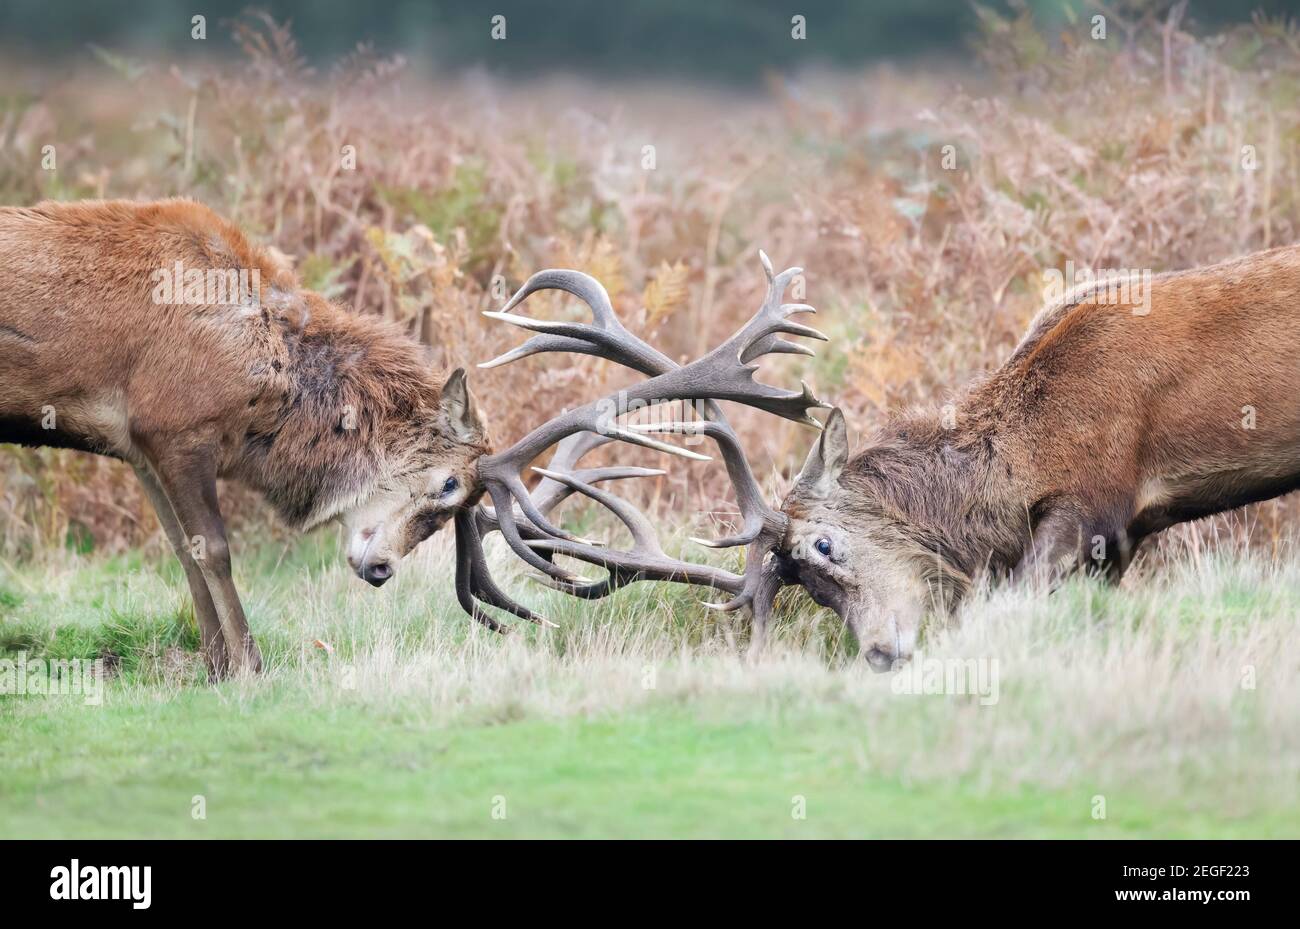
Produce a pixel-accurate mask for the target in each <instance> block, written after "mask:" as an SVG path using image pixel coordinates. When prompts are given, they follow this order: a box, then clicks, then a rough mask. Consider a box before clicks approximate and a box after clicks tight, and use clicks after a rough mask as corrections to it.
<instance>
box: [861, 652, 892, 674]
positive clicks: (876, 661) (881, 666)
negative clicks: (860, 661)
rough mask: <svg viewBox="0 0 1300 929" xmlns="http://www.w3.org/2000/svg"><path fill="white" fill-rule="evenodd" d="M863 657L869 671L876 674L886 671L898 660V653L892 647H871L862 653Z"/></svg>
mask: <svg viewBox="0 0 1300 929" xmlns="http://www.w3.org/2000/svg"><path fill="white" fill-rule="evenodd" d="M863 657H864V658H866V659H867V664H869V665H871V670H872V671H876V672H877V673H879V672H883V671H888V670H889V669H890V668H892V667H893V666H894V662H895V661H897V660H898V653H897V652H896V651H895V650H894V647H893V646H892V645H889V646H885V645H873V646H871V647H870V648H868V649H866V651H864V652H863Z"/></svg>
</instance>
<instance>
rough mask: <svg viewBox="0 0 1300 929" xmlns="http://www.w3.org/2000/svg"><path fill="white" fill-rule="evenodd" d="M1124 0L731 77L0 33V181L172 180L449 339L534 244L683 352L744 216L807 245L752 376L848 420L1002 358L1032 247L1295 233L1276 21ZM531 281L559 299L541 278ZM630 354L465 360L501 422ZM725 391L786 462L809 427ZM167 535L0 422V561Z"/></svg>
mask: <svg viewBox="0 0 1300 929" xmlns="http://www.w3.org/2000/svg"><path fill="white" fill-rule="evenodd" d="M6 9H8V10H12V9H13V7H12V6H10V7H7V8H6ZM1117 9H1120V10H1122V11H1126V12H1121V13H1114V14H1112V15H1111V24H1110V29H1109V31H1108V34H1107V37H1106V38H1105V39H1104V40H1095V39H1093V38H1092V37H1091V34H1090V25H1089V21H1088V19H1087V18H1079V17H1076V18H1075V19H1074V20H1069V19H1067V20H1065V21H1064V22H1063V23H1061V22H1056V21H1055V20H1049V21H1043V20H1041V19H1040V18H1039V17H1037V16H1035V15H1034V14H1033V13H1031V12H1029V11H1028V10H1025V9H1021V10H1019V11H1014V10H1013V11H1010V12H1007V11H1003V12H998V10H997V9H995V8H994V7H991V6H981V7H979V8H978V15H977V24H976V29H975V32H974V33H973V34H972V36H971V40H970V45H969V47H970V49H971V51H972V56H971V60H970V61H961V62H958V63H956V64H953V65H945V66H942V67H940V66H934V65H931V64H925V65H920V64H918V65H914V66H907V67H903V66H890V67H877V68H872V69H868V70H858V71H846V72H842V73H828V74H815V75H804V76H801V77H785V78H782V77H776V76H771V77H769V79H768V80H766V81H765V82H764V83H763V85H762V90H763V92H762V93H761V94H748V95H737V94H734V93H732V92H731V91H730V90H728V89H727V88H720V87H712V88H710V87H705V86H699V87H695V86H692V87H691V88H690V91H689V92H684V91H683V88H682V86H681V85H680V84H672V85H665V84H662V83H657V82H647V83H644V84H638V85H636V86H632V85H626V84H619V83H612V84H611V83H609V82H602V81H596V80H588V79H572V78H566V79H563V80H548V79H541V78H539V79H537V80H533V81H528V82H518V81H508V80H493V79H484V78H482V77H481V76H475V75H469V76H462V77H459V78H453V77H435V78H430V77H428V76H427V75H422V74H413V73H412V69H411V68H410V67H409V64H405V63H404V62H403V61H402V60H401V59H400V58H398V57H395V56H389V55H382V54H380V53H378V52H374V51H372V52H354V53H352V54H349V55H347V56H344V57H343V58H340V59H338V60H337V61H335V62H333V63H332V64H331V65H330V66H329V67H326V68H320V67H317V68H312V67H311V66H310V65H309V64H308V62H307V56H306V54H305V53H304V52H303V50H301V49H300V48H299V46H298V44H297V41H296V33H295V32H294V31H293V30H292V29H291V28H288V27H286V26H285V25H284V24H282V23H279V22H278V21H276V20H275V19H274V18H272V17H269V16H266V15H264V14H245V15H242V16H240V17H238V19H237V20H236V21H235V23H234V24H227V25H226V26H225V27H224V29H225V30H226V36H227V37H226V39H225V41H228V42H230V43H231V44H232V45H233V46H234V47H236V48H238V49H239V56H240V57H239V58H238V60H226V59H222V58H186V59H185V60H184V61H183V62H182V61H179V60H178V59H176V58H175V57H174V56H168V55H166V54H162V53H157V54H144V53H137V52H132V51H129V50H126V49H125V48H122V47H119V46H117V45H113V46H112V47H111V48H110V47H109V46H106V45H103V44H99V43H97V44H96V50H87V49H84V48H83V49H81V50H80V51H79V52H78V53H76V54H75V55H70V56H69V57H67V58H65V59H59V60H57V61H55V62H52V63H49V64H44V65H38V64H33V63H29V62H21V63H19V62H15V61H14V60H13V59H0V204H18V205H22V204H30V203H33V202H36V201H38V200H40V199H42V198H45V197H51V198H58V199H75V198H81V197H101V196H115V197H132V198H155V197H166V196H178V195H179V196H189V197H194V198H196V199H199V200H201V201H203V202H205V203H207V204H208V205H210V206H212V207H213V208H214V209H216V210H218V211H219V212H221V213H223V214H225V215H226V216H228V217H229V218H231V219H232V220H233V221H234V222H236V223H238V224H240V225H241V226H242V227H243V228H244V229H246V230H247V231H248V233H249V234H250V235H251V236H252V237H253V238H255V239H257V240H258V241H261V242H263V243H266V244H268V245H271V246H274V247H275V248H277V249H279V250H281V251H282V252H283V253H284V254H285V255H286V256H288V257H289V258H290V259H291V260H293V261H295V262H296V264H297V268H298V270H299V272H300V275H301V277H302V279H303V281H304V282H305V283H306V284H307V285H309V286H311V287H314V288H317V289H319V290H321V291H322V292H324V293H325V294H327V295H328V296H329V297H330V298H331V299H334V300H337V301H339V302H341V303H342V304H344V305H345V306H349V307H351V308H352V309H354V310H355V311H356V312H359V313H374V314H379V315H382V316H385V317H387V318H390V319H392V320H395V321H397V322H399V323H401V324H403V325H405V326H406V327H407V328H408V329H409V331H410V332H411V333H412V334H413V335H414V336H416V337H417V338H420V339H422V340H423V341H425V342H427V343H428V344H429V345H430V346H431V347H432V354H433V356H434V363H435V364H439V365H442V366H443V367H444V368H450V367H453V366H456V365H466V364H472V363H474V362H477V361H481V360H485V359H488V358H491V357H494V356H495V355H497V354H499V353H500V352H502V351H504V350H505V349H506V348H508V347H510V346H512V345H514V344H517V342H518V341H519V340H518V338H517V337H516V335H515V334H514V333H513V332H507V331H503V330H504V327H498V326H493V325H491V324H489V323H488V322H487V321H485V320H483V319H481V317H480V316H479V315H478V314H479V311H481V310H484V309H488V308H490V307H492V306H494V305H499V302H500V300H501V299H502V297H503V295H504V294H505V293H506V292H508V291H509V290H512V289H513V288H514V287H516V286H518V285H519V284H520V283H521V282H522V281H523V280H524V279H526V278H527V277H528V275H530V274H531V273H532V272H534V271H536V270H537V269H539V268H544V267H575V268H579V269H582V270H585V271H587V272H589V273H591V274H593V275H595V276H596V277H597V278H599V279H600V280H601V281H602V282H604V284H605V286H606V288H607V289H608V291H609V293H610V295H611V298H612V300H613V302H614V305H615V307H616V308H617V310H618V312H619V313H620V314H621V316H622V317H623V318H624V319H625V321H626V322H627V324H628V326H629V327H631V328H632V329H633V330H634V331H637V332H638V333H640V334H642V335H643V336H645V337H646V338H647V339H649V340H650V341H651V342H653V343H654V344H656V345H658V346H660V347H661V348H662V350H663V351H665V352H666V353H667V354H669V355H670V356H671V357H674V358H680V357H695V356H698V355H699V354H702V353H703V352H704V351H705V350H707V349H708V348H709V347H711V346H712V345H714V344H716V343H717V342H718V341H720V340H721V339H723V338H725V337H726V335H727V334H729V333H730V332H731V331H733V330H734V329H735V328H736V327H737V326H738V325H740V323H741V322H742V321H743V320H744V319H746V318H747V317H748V315H749V314H750V313H751V312H752V311H753V310H754V308H755V307H756V306H757V302H758V300H759V299H761V295H762V276H761V274H760V272H759V268H758V264H757V260H756V257H755V255H756V252H757V250H758V249H759V248H764V249H766V250H767V252H768V253H769V254H770V255H771V256H772V257H773V260H774V261H777V262H778V263H781V264H784V265H790V264H796V263H797V264H800V265H802V266H804V267H805V268H806V269H807V271H806V272H805V277H806V283H807V291H806V294H805V295H802V296H804V297H806V299H807V301H808V302H810V303H812V304H814V305H817V306H819V307H820V308H821V310H822V311H823V315H822V317H821V318H820V321H819V328H822V329H824V330H825V331H827V332H828V333H829V334H830V335H831V336H832V341H831V342H830V343H829V344H828V345H826V346H824V347H822V348H821V349H820V352H821V353H820V355H819V357H818V358H817V359H816V360H815V361H807V360H804V359H800V360H797V361H796V360H792V359H774V360H772V361H771V362H769V363H767V364H766V365H765V368H767V370H766V371H765V376H766V377H767V379H768V380H769V381H771V382H772V383H784V384H792V383H797V380H798V378H799V377H801V376H802V377H807V378H808V379H809V381H810V383H813V384H814V386H815V387H816V388H817V389H818V392H819V393H820V394H821V395H823V396H826V397H828V398H830V399H833V400H835V401H837V402H838V403H840V404H841V405H842V406H843V407H844V408H845V410H846V412H847V413H848V414H849V418H850V421H851V422H852V423H853V424H854V426H855V427H856V429H857V430H866V429H868V428H870V427H871V426H872V425H873V424H875V423H877V422H879V421H880V419H881V418H882V417H883V416H884V415H885V413H886V411H888V410H892V409H897V408H899V407H900V406H906V405H909V404H915V403H929V402H941V401H942V399H943V398H944V397H945V395H946V394H947V393H949V392H951V391H952V390H954V389H956V388H958V387H960V386H961V385H962V384H964V383H966V382H968V381H969V380H970V379H971V378H972V377H974V376H976V375H978V374H979V373H981V372H983V371H986V370H988V369H990V368H992V367H994V366H996V365H997V364H999V363H1000V362H1001V361H1002V360H1003V359H1004V358H1005V357H1006V354H1007V353H1008V352H1009V351H1010V349H1011V347H1012V346H1013V345H1014V344H1015V343H1016V341H1017V340H1018V339H1019V338H1020V336H1021V334H1022V333H1023V331H1024V327H1025V325H1026V323H1027V322H1028V320H1029V319H1030V318H1031V317H1032V316H1033V315H1034V313H1035V312H1036V311H1037V310H1038V309H1039V307H1040V305H1041V303H1042V299H1043V277H1042V274H1043V271H1044V270H1045V269H1048V268H1060V267H1062V266H1063V264H1064V263H1065V262H1066V261H1067V260H1072V261H1074V263H1075V264H1076V266H1078V267H1090V268H1150V269H1153V270H1156V271H1162V270H1168V269H1175V268H1185V267H1191V266H1195V265H1199V264H1207V263H1211V262H1214V261H1219V260H1223V259H1225V258H1229V257H1233V256H1237V255H1242V254H1246V253H1248V252H1251V251H1254V250H1258V249H1261V248H1266V247H1269V246H1271V245H1278V244H1283V243H1290V242H1295V241H1297V239H1300V128H1298V127H1300V31H1298V30H1297V28H1296V27H1295V25H1294V24H1292V23H1288V22H1285V21H1283V20H1280V19H1269V18H1259V19H1257V20H1255V21H1253V22H1246V23H1237V24H1235V25H1231V26H1226V27H1223V28H1221V29H1218V30H1215V31H1211V32H1205V33H1202V32H1200V31H1198V30H1196V29H1194V28H1193V27H1192V25H1191V22H1190V19H1187V18H1184V19H1181V20H1173V19H1170V18H1168V15H1167V14H1168V10H1169V6H1168V4H1164V5H1156V4H1149V5H1145V6H1143V5H1139V6H1136V7H1135V6H1134V5H1133V4H1124V5H1117ZM1134 9H1139V10H1140V9H1145V10H1146V14H1145V15H1144V14H1141V13H1140V11H1139V12H1138V13H1134V12H1133V10H1134ZM1189 15H1190V14H1189ZM215 34H216V33H215V32H214V33H212V35H214V36H215ZM105 41H107V40H105ZM647 146H650V151H651V152H652V153H653V157H652V158H651V160H650V161H649V162H648V161H647ZM1244 146H1250V148H1251V151H1252V152H1253V157H1252V163H1253V164H1254V166H1255V167H1254V169H1249V170H1248V169H1245V168H1243V154H1242V153H1243V150H1244V149H1243V147H1244ZM47 147H52V151H56V152H57V166H53V165H47V164H46V163H45V155H44V152H45V150H46V149H47ZM349 147H351V148H354V149H355V157H356V161H355V165H354V166H346V165H345V159H344V158H343V157H342V153H343V152H344V151H345V150H347V149H348V148H349ZM528 311H529V312H531V313H534V314H536V315H539V316H548V317H551V318H558V317H565V316H566V315H567V317H568V318H575V317H576V314H578V313H579V312H580V310H579V308H577V307H576V306H574V305H573V303H572V302H571V301H570V302H567V303H566V302H565V301H563V300H561V299H558V298H549V297H547V296H546V295H538V296H536V297H534V298H533V299H531V300H530V301H529V305H528ZM626 382H627V381H626V373H625V372H622V371H620V370H619V369H617V368H614V367H612V366H610V365H608V364H605V363H602V362H597V361H594V360H591V359H561V358H546V359H541V360H536V359H533V360H527V361H524V362H520V363H518V364H516V365H510V366H507V367H504V368H500V369H495V370H493V371H490V372H486V371H484V372H477V373H475V375H474V383H475V389H476V391H477V393H478V394H479V397H480V400H481V403H482V404H483V406H484V407H485V411H486V414H487V418H488V420H489V422H490V423H491V424H492V427H493V430H494V432H495V435H496V437H497V440H498V441H499V442H502V441H509V440H511V439H513V438H515V437H518V436H520V435H522V434H523V433H524V432H526V431H527V430H528V429H529V428H531V427H532V426H534V425H535V424H536V423H537V422H538V421H540V420H541V419H544V418H546V417H549V416H551V415H553V414H554V413H555V412H556V411H557V410H559V409H561V408H563V407H565V406H567V405H571V404H573V403H574V401H575V399H577V398H580V397H582V398H585V397H589V396H596V395H599V394H598V393H597V392H600V393H603V392H607V391H610V390H613V389H615V388H617V387H619V386H622V385H623V384H625V383H626ZM769 419H770V418H769ZM735 421H736V423H737V426H738V428H739V429H740V431H741V434H742V435H743V436H745V441H746V442H747V444H748V447H749V450H750V453H751V457H752V458H753V460H754V461H755V462H756V464H757V467H758V469H759V472H760V476H761V477H762V478H764V479H766V480H768V481H769V483H770V484H771V490H772V493H773V494H775V493H777V492H778V491H779V489H780V488H781V486H782V482H783V481H784V480H786V479H788V477H789V476H790V475H791V474H792V473H793V472H794V471H795V470H797V468H798V465H799V463H800V461H801V460H802V457H803V455H804V454H805V452H806V449H807V445H808V435H807V433H806V432H805V431H803V430H800V429H798V428H797V427H794V426H791V425H789V424H786V423H774V422H771V421H764V420H763V419H762V417H759V416H757V415H755V414H751V413H748V412H746V411H739V412H737V415H736V417H735ZM670 470H671V472H672V473H671V474H670V475H669V476H668V477H665V478H659V479H656V481H655V482H652V483H650V484H649V486H648V491H649V493H650V494H651V495H652V497H653V500H651V501H648V502H651V503H652V504H658V505H659V506H660V510H661V512H663V513H664V514H665V518H667V519H673V520H676V521H678V522H692V521H693V522H696V523H700V522H703V523H708V522H710V521H716V522H718V523H726V522H728V521H729V520H730V519H731V518H732V517H733V516H734V507H733V506H732V505H731V504H730V503H729V502H727V501H726V499H725V497H724V496H723V495H724V494H725V489H726V483H725V480H724V478H723V474H722V469H721V468H718V467H715V466H705V465H700V466H698V467H676V466H674V467H672V468H671V469H670ZM229 500H230V504H229V505H230V506H231V508H232V509H234V511H235V513H236V517H237V518H236V520H235V521H236V523H237V524H240V523H242V524H244V525H249V524H250V523H249V522H248V521H251V524H252V525H254V526H256V527H257V529H258V531H259V532H263V531H264V530H268V531H269V526H268V525H267V520H268V517H267V516H266V514H265V509H264V508H262V507H260V506H258V505H257V504H255V503H253V502H251V501H248V500H247V499H245V498H241V497H239V496H238V495H232V496H231V497H230V498H229ZM1294 508H1295V507H1294V504H1290V503H1287V502H1282V503H1269V504H1265V505H1263V506H1260V507H1256V508H1253V509H1251V510H1250V511H1248V519H1249V520H1250V523H1249V527H1250V531H1251V532H1252V533H1253V534H1254V535H1255V536H1256V537H1258V538H1261V539H1263V540H1266V541H1270V542H1271V541H1273V540H1275V539H1276V538H1277V537H1278V535H1279V534H1280V533H1281V532H1283V531H1284V530H1285V529H1286V527H1288V526H1289V525H1291V524H1292V517H1293V512H1292V511H1293V510H1294ZM1219 525H1221V523H1211V524H1210V526H1209V529H1208V530H1207V531H1208V532H1210V533H1212V532H1214V531H1216V529H1215V527H1216V526H1219ZM698 528H700V529H702V530H704V531H703V533H702V534H710V530H716V529H721V528H722V527H721V526H707V525H706V526H700V527H698ZM156 533H157V527H156V522H155V520H154V518H153V516H152V514H151V513H150V512H149V509H148V507H147V505H146V504H145V502H144V501H143V500H142V499H141V497H140V494H139V492H138V489H137V488H136V482H135V479H134V476H133V475H132V474H131V473H130V471H129V470H128V469H126V468H124V467H122V466H120V465H118V464H116V463H113V462H110V461H107V460H104V459H98V458H94V457H91V456H87V455H79V454H76V453H65V452H56V451H49V450H35V451H34V450H26V449H15V448H12V447H6V448H4V449H0V558H10V557H29V556H34V555H39V554H40V553H41V552H43V551H47V550H59V551H74V552H84V551H86V550H88V549H90V548H92V546H93V548H94V549H95V550H97V551H98V550H103V549H105V548H107V549H110V550H113V549H123V548H127V547H130V546H134V545H138V544H139V543H140V542H141V541H142V540H143V539H145V538H148V537H151V536H152V537H153V538H154V539H155V540H156V539H157V535H156Z"/></svg>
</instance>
